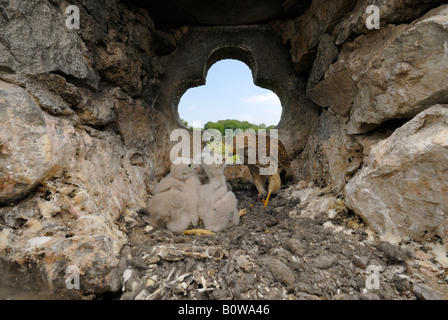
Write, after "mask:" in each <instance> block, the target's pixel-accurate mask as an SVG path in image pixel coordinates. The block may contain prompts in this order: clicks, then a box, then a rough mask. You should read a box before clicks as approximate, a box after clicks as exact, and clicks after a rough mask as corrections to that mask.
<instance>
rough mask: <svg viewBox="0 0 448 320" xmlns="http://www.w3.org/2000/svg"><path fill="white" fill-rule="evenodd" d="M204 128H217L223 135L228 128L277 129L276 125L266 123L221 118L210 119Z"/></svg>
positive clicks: (244, 129) (243, 129)
mask: <svg viewBox="0 0 448 320" xmlns="http://www.w3.org/2000/svg"><path fill="white" fill-rule="evenodd" d="M204 129H205V130H207V129H217V130H219V132H221V135H222V136H224V135H225V130H226V129H230V130H236V129H241V130H242V131H246V130H248V129H252V130H254V131H257V130H259V129H266V131H269V130H271V129H275V126H269V127H266V125H265V124H264V123H262V124H259V125H256V124H253V123H250V122H248V121H239V120H231V119H227V120H219V121H218V122H212V121H209V122H207V123H206V124H205V126H204Z"/></svg>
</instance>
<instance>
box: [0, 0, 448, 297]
mask: <svg viewBox="0 0 448 320" xmlns="http://www.w3.org/2000/svg"><path fill="white" fill-rule="evenodd" d="M371 2H372V1H369V4H371ZM443 2H444V1H417V0H407V1H400V0H397V1H395V0H394V1H386V2H384V1H373V4H377V5H378V6H379V7H380V10H381V28H380V29H379V30H367V29H366V28H365V25H364V21H365V19H366V13H365V7H366V6H367V1H366V0H358V1H347V0H341V1H332V2H330V3H328V2H326V3H325V4H324V3H323V1H320V0H314V1H313V2H312V3H311V6H310V7H309V8H308V10H307V11H305V13H303V14H301V15H299V16H297V17H296V18H294V19H290V20H282V21H270V22H267V23H265V24H256V25H239V26H200V27H198V26H182V27H176V28H174V29H173V28H171V29H170V28H163V30H162V29H160V30H158V29H157V28H156V26H155V25H154V23H153V20H152V18H151V12H147V11H146V10H143V9H141V8H138V7H133V6H132V5H129V4H124V3H123V2H121V1H119V0H107V1H101V4H100V2H95V1H90V0H77V1H74V4H75V5H77V6H78V7H79V8H80V14H81V28H80V29H79V30H69V29H67V28H66V26H65V19H66V18H67V14H66V13H65V8H66V7H67V6H68V3H67V2H65V1H64V0H52V1H45V0H27V1H19V0H0V268H1V270H2V271H4V276H3V277H1V278H0V287H1V288H2V291H1V292H0V297H9V298H11V297H18V298H20V297H22V298H23V297H40V298H48V297H50V298H51V297H77V298H80V297H81V296H76V293H74V291H70V290H67V289H66V286H65V283H64V281H65V279H66V277H67V274H66V268H67V266H70V265H76V266H77V267H78V268H79V270H80V273H81V274H82V276H83V279H84V282H83V291H82V294H83V295H88V294H89V293H104V292H109V291H118V290H119V288H120V285H121V283H120V277H121V274H122V272H123V270H124V268H125V266H126V259H127V257H126V254H123V253H122V249H123V247H124V246H125V245H126V244H127V243H128V241H129V239H128V236H127V233H128V231H129V229H132V227H133V226H135V224H136V223H137V220H138V218H139V217H141V215H142V214H143V212H144V209H145V208H146V204H147V202H148V200H149V198H150V197H151V193H152V190H153V189H154V187H155V185H156V184H157V181H158V180H159V179H160V178H161V177H162V176H164V175H165V174H166V173H167V170H168V168H169V165H170V161H169V151H170V147H171V145H172V142H170V141H169V134H170V132H171V131H172V129H175V128H179V127H181V126H182V125H181V123H180V121H179V117H178V113H177V104H178V102H179V100H180V98H181V96H182V94H183V93H184V92H185V91H186V90H187V89H189V88H191V87H193V86H198V85H202V84H204V82H205V77H206V74H207V71H208V69H209V68H210V66H211V65H212V64H213V63H214V62H216V61H218V60H220V59H225V58H233V59H238V60H241V61H243V62H245V63H246V64H247V65H248V66H249V67H250V68H251V70H252V73H253V75H254V82H255V84H257V85H259V86H261V87H264V88H268V89H271V90H273V91H274V92H275V93H277V95H278V96H279V97H280V99H281V101H282V104H283V107H284V109H283V114H282V119H281V121H280V123H279V126H278V127H279V132H280V138H281V139H282V141H283V142H284V144H285V146H286V147H287V149H288V151H289V153H290V155H291V158H292V159H291V160H292V166H293V169H294V172H295V178H296V180H305V181H312V182H313V183H314V184H315V185H318V186H332V187H334V188H335V189H337V190H338V191H339V192H341V194H342V196H343V197H344V198H345V200H346V204H347V205H348V206H349V207H350V208H351V209H352V210H353V211H355V212H356V213H357V214H359V215H360V216H361V217H362V218H363V219H364V221H365V222H366V223H368V224H369V225H370V226H371V227H372V228H373V229H374V230H375V231H376V232H377V233H378V235H380V236H381V237H382V238H384V239H386V240H390V241H398V240H400V239H403V238H411V239H425V238H428V237H431V236H433V235H438V236H439V237H441V238H443V239H447V238H448V231H447V229H446V228H445V226H446V225H447V222H448V221H447V212H448V198H447V196H446V194H447V188H448V187H447V183H446V181H447V177H446V172H447V169H448V168H447V167H448V161H447V160H448V159H447V157H448V155H447V152H446V150H447V144H448V131H447V128H448V125H447V124H448V120H447V103H448V78H447V74H448V59H447V58H448V42H447V39H448V7H447V6H446V5H442V3H443ZM126 3H128V1H127V2H126ZM246 175H247V173H246ZM236 176H238V179H240V180H242V181H243V180H244V179H243V178H242V177H241V176H240V175H239V173H236ZM31 276H32V277H33V278H35V279H38V280H35V282H33V283H30V281H26V279H28V278H29V277H31ZM17 279H18V280H17ZM3 289H4V290H3ZM74 295H75V296H74Z"/></svg>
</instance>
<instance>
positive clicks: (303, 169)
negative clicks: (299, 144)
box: [292, 110, 363, 190]
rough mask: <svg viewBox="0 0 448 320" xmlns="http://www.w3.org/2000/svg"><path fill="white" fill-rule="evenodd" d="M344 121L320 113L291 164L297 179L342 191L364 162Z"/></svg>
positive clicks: (328, 113)
mask: <svg viewBox="0 0 448 320" xmlns="http://www.w3.org/2000/svg"><path fill="white" fill-rule="evenodd" d="M345 121H346V120H345V119H344V118H343V117H341V116H339V115H337V114H335V113H334V112H332V111H331V110H329V111H323V112H322V114H321V116H320V118H319V121H318V122H316V123H315V125H314V128H313V130H312V131H311V134H310V136H309V138H308V142H307V145H306V146H305V149H304V151H303V152H302V154H301V155H300V158H299V161H297V160H295V161H293V164H292V165H293V168H294V169H295V171H297V177H298V179H301V180H307V181H310V180H311V181H313V182H314V183H315V184H316V185H317V186H326V185H328V184H330V183H331V184H332V185H333V186H334V187H337V188H338V189H340V190H342V189H343V188H344V186H345V183H346V182H348V180H349V179H350V178H351V177H352V176H353V175H354V173H355V172H356V170H357V169H358V168H359V167H360V165H361V164H362V159H363V153H362V146H361V145H360V144H359V143H358V142H357V141H356V140H355V139H354V138H353V137H351V136H349V135H348V134H347V132H346V130H345V128H344V126H345Z"/></svg>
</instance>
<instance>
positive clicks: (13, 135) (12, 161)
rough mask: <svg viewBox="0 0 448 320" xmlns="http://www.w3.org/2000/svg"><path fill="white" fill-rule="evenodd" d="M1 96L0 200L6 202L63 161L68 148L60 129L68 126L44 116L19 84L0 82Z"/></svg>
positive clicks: (13, 198) (45, 175) (40, 180)
mask: <svg viewBox="0 0 448 320" xmlns="http://www.w3.org/2000/svg"><path fill="white" fill-rule="evenodd" d="M0 96H1V98H0V106H1V108H0V115H1V116H0V119H1V120H0V121H1V126H0V133H1V134H0V150H1V151H0V152H1V155H0V202H2V203H5V202H11V201H16V200H18V199H20V198H23V197H24V196H26V195H27V193H28V192H29V191H31V190H32V189H33V188H34V187H35V186H36V185H37V184H39V183H40V182H42V181H43V180H44V179H45V178H50V177H51V176H52V175H53V174H55V173H56V172H57V170H58V169H60V168H61V167H62V166H63V164H64V163H66V157H69V156H70V153H71V152H70V151H69V148H70V146H69V145H68V143H67V141H66V139H65V138H64V136H63V135H61V133H62V132H64V133H65V134H68V132H69V131H70V129H67V127H66V126H64V123H63V122H62V121H60V120H57V119H55V118H51V117H50V116H46V115H45V114H44V113H43V112H42V111H41V110H40V108H39V107H38V105H37V104H36V103H35V101H34V100H33V99H32V98H31V96H29V95H28V94H27V93H26V91H25V90H23V89H22V88H20V87H17V86H15V85H11V84H8V83H6V82H0ZM72 152H74V151H73V150H72ZM64 153H65V154H64Z"/></svg>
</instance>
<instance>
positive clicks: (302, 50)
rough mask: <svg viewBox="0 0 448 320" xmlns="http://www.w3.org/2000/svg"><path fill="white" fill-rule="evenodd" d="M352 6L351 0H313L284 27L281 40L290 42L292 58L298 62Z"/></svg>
mask: <svg viewBox="0 0 448 320" xmlns="http://www.w3.org/2000/svg"><path fill="white" fill-rule="evenodd" d="M353 6H354V2H353V1H351V0H338V1H331V2H328V1H323V0H315V1H313V2H312V3H311V6H310V8H308V10H307V11H306V12H305V13H304V14H303V15H302V16H300V17H299V18H297V19H296V20H293V21H290V22H289V25H290V26H287V27H286V32H287V33H286V34H284V35H283V40H284V41H286V40H289V41H290V42H291V56H292V60H293V61H294V62H295V63H297V64H300V62H301V60H303V59H304V58H306V55H308V54H309V53H311V51H313V50H314V49H315V47H316V46H317V45H318V43H319V41H320V39H321V37H322V35H323V34H324V33H326V32H330V33H331V31H332V30H333V28H334V26H335V25H336V23H337V22H338V21H339V20H340V19H341V18H342V17H343V16H344V14H345V13H347V12H349V11H350V10H351V9H352V8H353Z"/></svg>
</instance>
